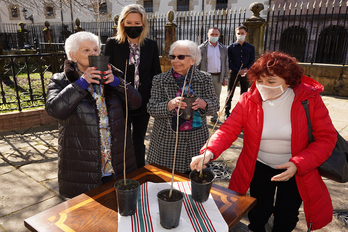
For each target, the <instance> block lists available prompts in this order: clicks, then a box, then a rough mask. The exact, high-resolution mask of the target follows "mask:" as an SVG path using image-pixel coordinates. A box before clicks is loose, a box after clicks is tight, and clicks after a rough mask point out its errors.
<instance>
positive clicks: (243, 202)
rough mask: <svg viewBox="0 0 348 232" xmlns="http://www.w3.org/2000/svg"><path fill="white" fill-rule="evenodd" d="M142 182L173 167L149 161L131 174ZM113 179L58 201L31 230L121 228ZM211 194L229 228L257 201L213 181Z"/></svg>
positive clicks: (31, 222)
mask: <svg viewBox="0 0 348 232" xmlns="http://www.w3.org/2000/svg"><path fill="white" fill-rule="evenodd" d="M127 178H129V179H135V180H137V181H139V183H140V184H142V183H144V182H146V181H151V182H156V183H159V182H170V181H171V170H170V169H168V168H165V167H162V166H159V165H155V164H152V165H146V166H145V167H143V168H140V169H138V170H135V171H133V172H131V173H129V174H127ZM188 180H189V178H188V175H185V174H182V173H175V179H174V181H188ZM115 182H116V181H111V182H109V183H107V184H104V185H102V186H100V187H98V188H96V189H93V190H91V191H89V192H87V193H84V194H81V195H79V196H77V197H75V198H72V199H70V200H68V201H66V202H63V203H61V204H59V205H56V206H54V207H52V208H50V209H48V210H46V211H44V212H41V213H39V214H37V215H35V216H32V217H30V218H28V219H26V220H25V221H24V224H25V227H27V228H28V229H29V230H30V231H44V232H47V231H50V232H55V231H66V232H68V231H69V232H72V231H117V225H118V219H117V205H116V204H117V203H116V193H115V189H114V183H115ZM211 194H212V196H213V198H214V200H215V203H216V205H217V206H218V208H219V210H220V212H221V214H222V216H223V218H224V219H225V220H226V222H227V224H228V225H229V228H230V229H231V228H232V227H233V226H235V225H236V224H237V223H238V222H239V221H240V220H241V219H242V218H243V217H244V215H245V214H246V213H247V212H248V211H249V210H250V209H251V208H252V207H254V205H255V204H256V199H255V198H252V197H249V196H245V195H242V194H239V193H236V192H234V191H231V190H229V189H226V188H223V187H220V186H218V185H215V184H213V187H212V189H211Z"/></svg>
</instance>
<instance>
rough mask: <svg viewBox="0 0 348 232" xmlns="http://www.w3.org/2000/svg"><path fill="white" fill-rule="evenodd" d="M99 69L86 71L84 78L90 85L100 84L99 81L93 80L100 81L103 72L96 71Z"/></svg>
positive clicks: (91, 68) (93, 68) (92, 68)
mask: <svg viewBox="0 0 348 232" xmlns="http://www.w3.org/2000/svg"><path fill="white" fill-rule="evenodd" d="M96 69H97V67H89V68H87V69H86V71H85V72H84V73H83V75H82V78H83V79H85V80H86V81H87V82H88V83H89V84H91V83H96V84H99V81H98V80H94V79H93V78H98V79H100V76H99V74H101V73H102V72H101V71H99V70H96Z"/></svg>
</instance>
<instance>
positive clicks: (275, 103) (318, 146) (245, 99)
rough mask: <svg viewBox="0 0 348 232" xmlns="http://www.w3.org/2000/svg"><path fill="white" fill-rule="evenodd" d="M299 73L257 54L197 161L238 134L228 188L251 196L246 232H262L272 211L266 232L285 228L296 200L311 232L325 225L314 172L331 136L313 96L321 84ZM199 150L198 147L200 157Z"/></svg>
mask: <svg viewBox="0 0 348 232" xmlns="http://www.w3.org/2000/svg"><path fill="white" fill-rule="evenodd" d="M302 74H303V69H302V68H301V67H300V66H299V65H298V64H297V61H296V59H295V58H293V57H290V56H289V55H286V54H284V53H279V52H273V53H271V52H267V53H265V54H263V55H262V56H261V57H260V58H259V59H258V60H257V61H256V62H255V64H254V65H253V66H252V67H251V68H250V70H249V71H248V77H249V79H250V80H251V81H254V83H253V85H252V87H251V88H250V90H249V91H248V92H247V93H245V94H243V95H242V96H241V98H240V100H239V102H238V104H237V105H236V107H235V108H234V110H233V111H232V114H231V116H230V117H229V118H228V119H227V120H226V121H225V123H224V124H223V125H222V126H221V127H220V128H219V130H218V131H216V133H215V134H214V135H213V136H212V138H211V139H210V142H209V144H208V146H207V150H208V151H207V153H206V157H205V160H204V163H208V162H209V161H210V160H211V159H216V158H217V157H218V156H219V155H220V154H221V153H222V152H223V151H224V150H226V149H227V148H229V147H230V146H231V145H232V143H233V142H234V141H235V140H236V139H237V137H238V135H239V134H240V133H241V132H242V130H244V131H243V136H244V142H243V143H244V144H243V149H242V152H241V154H240V156H239V158H238V161H237V164H236V168H235V170H234V171H233V174H232V178H231V181H230V185H229V189H231V190H234V191H236V192H239V193H241V194H245V193H246V192H247V190H248V188H249V187H250V195H251V196H252V197H255V198H256V199H257V204H256V206H255V207H254V208H253V209H252V210H250V212H249V214H248V217H249V220H250V224H249V226H248V227H249V229H250V230H252V231H254V232H258V231H265V225H266V223H267V221H268V219H269V217H270V216H271V214H272V213H273V215H274V225H273V230H272V231H273V232H275V231H281V232H286V231H292V230H293V229H294V228H295V227H296V224H297V221H298V210H299V207H300V205H301V203H302V201H303V205H304V211H305V215H306V220H307V225H308V226H309V227H311V229H312V230H316V229H319V228H322V227H324V226H325V225H327V224H328V223H329V222H331V220H332V213H333V208H332V203H331V198H330V195H329V192H328V190H327V188H326V186H325V184H324V182H323V181H322V179H321V177H320V175H319V173H318V170H317V167H318V166H320V165H321V164H322V163H323V162H324V161H325V160H326V159H327V158H328V157H329V156H330V154H331V152H332V150H333V148H334V146H335V143H336V137H337V134H336V132H335V129H334V126H333V125H332V122H331V119H330V116H329V113H328V110H327V108H326V107H325V105H324V103H323V101H322V99H321V96H320V95H319V93H320V92H322V91H323V86H322V85H320V84H319V83H318V82H316V81H314V80H313V79H311V78H309V77H306V76H303V75H302ZM305 100H308V102H309V113H310V115H311V122H312V127H313V136H314V142H313V143H311V144H309V139H308V124H307V119H306V113H305V111H304V108H303V106H302V104H301V102H302V101H305ZM205 149H206V145H205V146H203V148H202V150H201V154H203V153H204V150H205ZM202 159H203V155H199V156H196V157H193V158H192V162H191V169H192V170H193V169H197V170H199V169H200V163H201V162H202ZM275 193H276V201H274V196H275Z"/></svg>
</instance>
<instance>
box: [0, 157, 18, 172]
mask: <svg viewBox="0 0 348 232" xmlns="http://www.w3.org/2000/svg"><path fill="white" fill-rule="evenodd" d="M13 170H15V167H13V166H12V165H10V164H8V163H7V162H5V161H4V160H3V159H0V175H1V174H4V173H8V172H11V171H13Z"/></svg>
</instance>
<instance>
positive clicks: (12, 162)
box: [0, 87, 348, 232]
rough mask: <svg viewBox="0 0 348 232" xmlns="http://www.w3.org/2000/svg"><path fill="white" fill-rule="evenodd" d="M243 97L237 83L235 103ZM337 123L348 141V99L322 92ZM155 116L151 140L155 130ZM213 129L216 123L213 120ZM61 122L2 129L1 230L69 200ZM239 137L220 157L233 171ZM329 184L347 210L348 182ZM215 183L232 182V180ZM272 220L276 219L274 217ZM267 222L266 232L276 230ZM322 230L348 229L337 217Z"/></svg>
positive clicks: (339, 207) (18, 227)
mask: <svg viewBox="0 0 348 232" xmlns="http://www.w3.org/2000/svg"><path fill="white" fill-rule="evenodd" d="M225 97H226V87H223V91H222V95H221V98H220V100H221V107H222V106H223V104H224V100H225ZM238 98H239V88H237V90H236V93H235V96H234V98H233V105H235V104H236V102H237V101H238ZM323 99H324V102H325V104H326V106H327V107H328V109H329V111H330V116H331V118H332V120H333V123H334V125H335V127H336V129H337V131H339V132H340V133H341V135H342V136H343V137H344V138H345V139H346V140H348V117H347V115H348V98H341V97H332V96H323ZM152 123H153V120H152V119H151V121H150V125H149V129H148V133H147V137H146V145H147V146H148V144H149V139H150V135H151V131H152ZM210 128H212V125H210ZM57 143H58V130H57V124H54V125H50V126H41V127H33V128H26V129H18V130H12V131H4V132H0V183H1V188H0V232H12V231H28V230H27V229H26V228H25V227H24V220H25V219H26V218H29V217H31V216H33V215H36V214H38V213H40V212H42V211H44V210H46V209H49V208H51V207H53V206H55V205H57V204H59V203H62V202H63V201H65V199H64V198H63V197H61V196H59V194H58V185H57V160H58V158H57V147H58V146H57ZM242 144H243V140H242V137H240V138H239V139H238V140H237V141H235V142H234V143H233V145H232V146H231V148H229V149H228V150H226V151H225V152H224V153H223V155H222V156H221V158H220V159H222V160H225V161H226V162H227V164H228V165H229V167H231V169H232V170H233V169H234V167H235V164H236V160H237V159H238V155H239V153H240V150H241V148H242ZM324 181H325V183H326V184H327V186H328V188H329V191H330V194H331V197H332V202H333V207H334V210H335V212H339V211H348V183H346V184H338V183H335V182H332V181H330V180H324ZM216 184H219V185H222V186H225V187H226V186H227V185H228V182H223V181H219V182H216ZM247 225H248V218H247V217H244V218H243V219H242V220H241V222H239V223H238V224H237V225H236V226H235V227H234V228H233V229H232V230H231V231H233V232H237V231H241V232H244V231H248V230H247ZM269 225H270V226H271V225H272V219H271V220H270V222H269ZM269 228H270V227H269V226H267V231H271V230H270V229H269ZM294 231H298V232H299V231H306V224H305V218H304V214H303V209H301V212H300V221H299V223H298V224H297V227H296V229H295V230H294ZM318 231H321V232H324V231H325V232H326V231H327V232H329V231H330V232H335V231H337V232H338V231H348V229H347V228H346V227H344V226H342V222H340V221H339V220H337V219H336V218H335V216H334V217H333V221H332V222H331V223H330V224H329V225H328V226H326V227H325V228H323V229H321V230H318Z"/></svg>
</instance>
